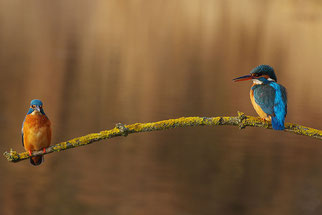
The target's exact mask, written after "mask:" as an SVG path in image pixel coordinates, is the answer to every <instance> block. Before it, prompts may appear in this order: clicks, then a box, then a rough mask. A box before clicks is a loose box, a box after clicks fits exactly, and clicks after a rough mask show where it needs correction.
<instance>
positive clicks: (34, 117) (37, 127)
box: [21, 99, 51, 166]
mask: <svg viewBox="0 0 322 215" xmlns="http://www.w3.org/2000/svg"><path fill="white" fill-rule="evenodd" d="M21 132H22V145H23V146H24V147H25V149H26V151H28V152H29V155H30V156H31V154H32V152H33V151H38V150H41V149H42V150H43V151H44V152H46V148H47V147H48V146H50V143H51V123H50V121H49V119H48V117H47V116H46V114H45V112H44V109H43V103H42V102H41V101H40V100H39V99H34V100H32V101H31V102H30V108H29V110H28V113H27V115H26V117H25V119H24V121H23V123H22V129H21ZM42 161H43V156H42V155H40V156H35V157H31V158H30V163H31V164H32V165H34V166H37V165H40V164H41V163H42Z"/></svg>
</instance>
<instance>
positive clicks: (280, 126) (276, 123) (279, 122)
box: [272, 116, 285, 130]
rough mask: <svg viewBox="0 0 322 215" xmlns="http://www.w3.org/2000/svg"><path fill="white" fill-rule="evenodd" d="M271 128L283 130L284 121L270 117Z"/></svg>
mask: <svg viewBox="0 0 322 215" xmlns="http://www.w3.org/2000/svg"><path fill="white" fill-rule="evenodd" d="M272 127H273V129H274V130H284V129H285V127H284V119H278V118H277V117H275V116H273V117H272Z"/></svg>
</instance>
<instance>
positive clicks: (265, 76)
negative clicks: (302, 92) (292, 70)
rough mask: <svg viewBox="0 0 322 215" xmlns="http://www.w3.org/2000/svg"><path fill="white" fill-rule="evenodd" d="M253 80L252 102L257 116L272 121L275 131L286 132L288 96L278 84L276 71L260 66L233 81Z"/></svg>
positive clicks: (269, 67) (266, 66)
mask: <svg viewBox="0 0 322 215" xmlns="http://www.w3.org/2000/svg"><path fill="white" fill-rule="evenodd" d="M245 80H253V85H252V87H251V89H250V100H251V101H252V104H253V107H254V109H255V111H256V112H257V114H258V115H259V116H260V117H261V118H262V119H264V120H268V121H272V126H273V129H275V130H284V129H285V127H284V121H285V117H286V114H287V94H286V89H285V87H283V86H282V85H280V84H278V83H276V82H277V78H276V75H275V72H274V69H273V68H272V67H271V66H268V65H259V66H257V67H256V68H254V69H253V70H252V71H250V74H249V75H245V76H241V77H239V78H235V79H233V81H235V82H237V81H245Z"/></svg>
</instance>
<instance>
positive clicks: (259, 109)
mask: <svg viewBox="0 0 322 215" xmlns="http://www.w3.org/2000/svg"><path fill="white" fill-rule="evenodd" d="M253 86H254V85H253ZM253 86H252V87H253ZM250 100H251V101H252V105H253V107H254V109H255V111H256V113H257V114H258V115H259V116H260V118H262V119H265V120H268V121H270V120H271V117H270V116H268V115H267V114H266V113H265V112H264V111H263V109H262V108H261V107H260V106H259V105H258V104H257V103H256V101H255V98H254V91H253V90H252V89H250Z"/></svg>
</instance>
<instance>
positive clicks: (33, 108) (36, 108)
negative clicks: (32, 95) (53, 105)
mask: <svg viewBox="0 0 322 215" xmlns="http://www.w3.org/2000/svg"><path fill="white" fill-rule="evenodd" d="M27 114H40V115H42V114H43V115H45V112H44V109H43V104H42V102H41V101H40V100H39V99H34V100H32V101H31V102H30V108H29V111H28V113H27Z"/></svg>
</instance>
